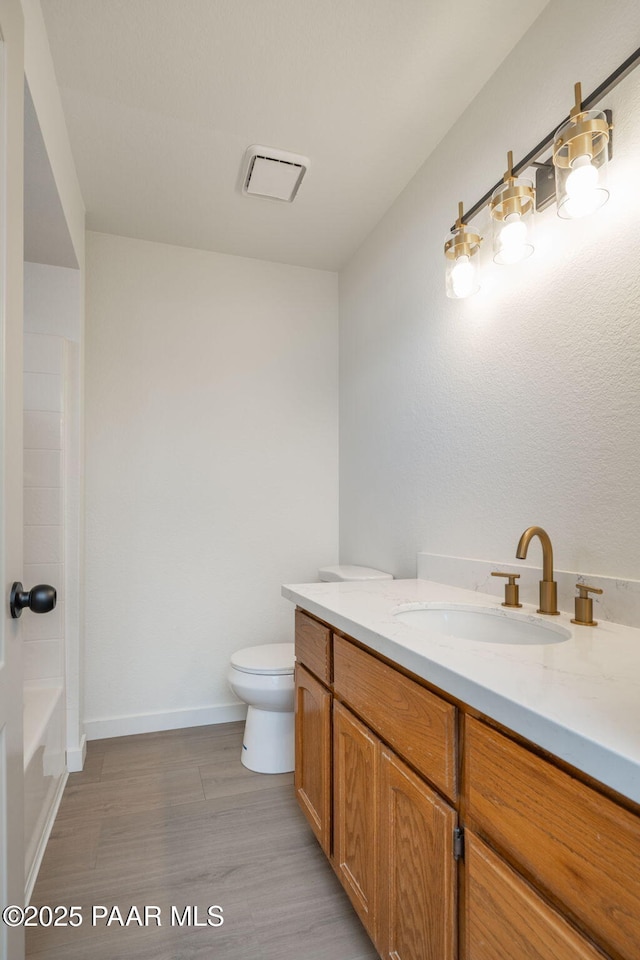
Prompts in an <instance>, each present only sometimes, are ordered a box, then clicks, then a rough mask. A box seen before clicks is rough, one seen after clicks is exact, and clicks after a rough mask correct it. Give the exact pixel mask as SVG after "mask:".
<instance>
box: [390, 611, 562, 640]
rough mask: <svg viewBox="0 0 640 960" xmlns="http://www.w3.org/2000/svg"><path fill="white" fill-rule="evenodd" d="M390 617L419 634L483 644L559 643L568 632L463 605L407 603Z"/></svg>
mask: <svg viewBox="0 0 640 960" xmlns="http://www.w3.org/2000/svg"><path fill="white" fill-rule="evenodd" d="M394 618H395V619H396V620H400V621H402V623H407V624H409V625H410V626H412V627H417V628H419V629H421V630H423V631H427V630H428V631H429V632H430V633H436V634H439V635H440V636H443V637H454V638H457V639H459V640H479V641H481V642H483V643H513V644H543V643H562V642H563V641H564V640H568V639H569V637H570V636H571V631H570V630H567V628H566V627H563V626H560V624H557V623H554V622H553V621H551V620H543V619H542V617H536V616H533V615H528V614H526V613H515V612H512V611H510V610H509V611H507V610H505V609H504V608H503V607H495V608H494V607H480V606H476V605H474V604H463V603H422V604H415V603H413V604H407V605H406V606H403V607H401V608H399V609H398V610H396V611H395V612H394Z"/></svg>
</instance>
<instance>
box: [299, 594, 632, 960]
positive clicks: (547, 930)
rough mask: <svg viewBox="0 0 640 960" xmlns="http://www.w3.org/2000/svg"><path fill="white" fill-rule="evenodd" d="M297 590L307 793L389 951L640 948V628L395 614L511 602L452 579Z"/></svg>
mask: <svg viewBox="0 0 640 960" xmlns="http://www.w3.org/2000/svg"><path fill="white" fill-rule="evenodd" d="M283 595H284V596H285V597H287V598H288V599H290V600H292V601H293V602H295V603H296V604H297V609H296V614H295V618H296V661H297V662H296V773H295V789H296V795H297V797H298V801H299V803H300V805H301V807H302V809H303V811H304V813H305V815H306V817H307V819H308V821H309V823H310V825H311V827H312V829H313V831H314V832H315V834H316V837H317V838H318V841H319V843H320V844H321V846H322V849H323V850H324V852H325V854H326V855H327V857H328V858H329V860H330V862H331V864H332V866H333V868H334V870H335V871H336V874H337V875H338V877H339V879H340V881H341V883H342V884H343V886H344V889H345V890H346V892H347V894H348V895H349V897H350V899H351V902H352V903H353V905H354V908H355V909H356V911H357V913H358V915H359V916H360V918H361V920H362V922H363V924H364V925H365V927H366V929H367V931H368V933H369V935H370V936H371V938H372V940H373V942H374V943H375V945H376V948H377V950H378V952H379V953H380V956H381V957H384V958H394V960H455V958H458V957H460V958H461V960H505V958H516V957H517V958H518V960H603V956H604V957H608V958H611V960H637V957H638V956H640V803H639V802H638V801H639V800H640V699H639V697H638V695H639V693H640V630H634V629H632V628H627V627H620V626H618V625H615V624H603V625H602V630H601V631H600V628H597V629H590V628H587V627H577V628H575V627H574V628H572V627H571V626H570V621H569V617H568V616H565V615H561V617H560V618H554V621H555V623H554V626H555V629H556V630H558V632H559V636H560V638H561V639H556V638H554V639H553V640H549V642H546V643H541V644H536V643H532V642H529V643H523V644H522V645H518V644H510V643H508V642H502V643H499V644H496V643H492V642H486V641H482V642H476V641H473V640H459V639H458V638H455V637H446V636H443V635H442V634H441V633H440V634H437V633H430V631H429V628H424V627H422V628H420V629H418V628H415V627H414V626H411V625H410V624H411V619H409V621H408V622H404V621H403V620H402V619H401V618H400V616H399V614H401V613H403V612H407V611H410V610H412V609H433V608H437V607H438V606H439V605H441V603H442V602H443V601H445V602H446V603H448V604H449V606H451V607H452V608H454V609H455V608H458V609H460V608H464V609H468V606H470V605H472V604H473V605H474V606H475V607H478V606H480V608H482V607H483V606H484V607H486V610H487V612H488V613H490V614H491V615H492V616H493V615H497V616H499V617H501V616H502V611H500V610H499V609H497V608H499V603H498V602H497V601H496V600H495V598H494V597H488V596H484V595H478V594H476V593H472V594H470V593H469V592H468V591H465V590H459V589H456V588H452V587H443V585H441V584H430V583H428V582H426V581H393V582H392V583H386V584H306V585H296V586H288V587H284V588H283ZM467 605H468V606H467ZM483 612H484V611H483V610H482V609H481V610H480V613H483ZM532 613H533V611H532V610H531V614H532ZM481 619H482V618H481ZM521 620H525V621H527V620H528V621H530V622H532V623H533V622H534V621H536V620H537V618H535V617H534V616H532V615H530V614H528V613H527V612H526V611H525V616H524V617H523V618H521ZM558 621H561V622H558ZM599 631H600V632H599ZM606 644H609V655H608V656H607V650H606V648H605V649H602V645H606ZM604 664H607V666H608V671H605V670H603V669H602V667H603V665H604ZM629 697H631V698H632V699H631V703H627V698H629ZM627 706H630V707H631V710H630V711H629V712H627V711H626V708H627ZM621 718H622V719H621ZM616 724H617V726H616ZM556 745H557V746H556ZM594 771H597V772H598V773H599V776H594Z"/></svg>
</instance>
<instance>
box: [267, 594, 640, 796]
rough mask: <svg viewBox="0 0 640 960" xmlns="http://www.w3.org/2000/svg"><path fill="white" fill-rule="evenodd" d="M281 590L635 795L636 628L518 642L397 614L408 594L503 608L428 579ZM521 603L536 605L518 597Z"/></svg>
mask: <svg viewBox="0 0 640 960" xmlns="http://www.w3.org/2000/svg"><path fill="white" fill-rule="evenodd" d="M282 595H283V597H285V598H286V599H287V600H291V601H292V602H293V603H296V604H297V605H298V606H300V607H302V608H303V609H305V610H307V611H308V612H309V613H311V614H315V615H316V616H317V617H320V618H321V619H322V620H326V621H327V622H328V623H331V624H332V625H333V626H334V627H336V628H337V629H338V630H342V631H344V633H346V634H348V635H349V636H351V637H354V638H355V639H356V640H359V641H360V642H361V643H364V644H366V646H368V647H369V648H370V649H371V650H375V651H377V652H378V653H380V654H382V655H383V656H385V657H387V658H389V659H390V660H393V661H394V662H396V663H398V664H400V665H401V666H403V667H405V668H406V669H407V670H410V671H412V672H413V673H415V674H416V675H417V676H419V677H422V678H423V679H425V680H427V681H428V682H429V683H432V684H434V685H435V686H436V687H439V688H440V689H441V690H442V691H444V692H445V693H448V694H450V695H451V696H453V697H456V698H457V699H459V700H462V701H464V702H465V703H467V704H468V705H469V706H471V707H474V708H475V709H477V710H479V711H481V712H482V713H484V714H486V715H487V716H490V717H493V718H494V719H495V720H497V721H498V722H499V723H502V724H504V725H505V726H506V727H509V728H510V729H511V730H513V731H515V732H516V733H519V734H521V736H523V737H526V738H527V739H528V740H531V741H532V742H533V743H536V744H538V746H540V747H542V748H544V749H545V750H548V751H549V752H551V753H553V754H555V755H556V756H557V757H560V758H561V759H562V760H565V761H567V763H570V764H572V765H573V766H575V767H577V768H578V769H579V770H582V771H584V772H585V773H587V774H589V775H590V776H592V777H595V779H597V780H599V781H600V782H601V783H604V784H606V785H608V786H610V787H612V788H613V789H614V790H617V791H619V792H620V793H621V794H623V795H624V796H626V797H629V798H630V799H631V800H634V801H635V802H637V803H640V629H636V628H633V627H626V626H621V625H620V624H616V623H610V622H606V621H601V622H600V623H599V624H598V626H597V627H580V626H576V625H575V624H572V623H571V621H570V616H569V615H568V614H565V613H561V614H560V616H557V617H548V618H543V619H545V620H548V621H552V622H553V626H562V627H566V628H567V629H568V630H570V631H571V636H570V638H569V639H567V640H565V641H563V642H562V643H551V644H540V645H538V644H535V645H529V644H528V645H517V644H505V643H486V642H479V641H473V640H462V639H457V638H451V637H445V636H442V635H439V634H436V633H434V632H431V631H428V630H426V629H424V628H420V629H418V628H416V627H414V626H412V625H409V624H406V623H402V622H400V621H399V620H397V619H395V618H394V616H393V612H394V610H395V609H396V608H397V607H398V606H400V605H403V604H411V603H418V604H419V603H434V602H446V603H466V604H472V605H474V606H487V607H492V608H494V609H497V610H498V611H504V608H503V607H501V605H500V601H499V600H497V599H496V598H495V597H493V596H489V595H488V594H483V593H477V592H476V591H472V590H463V589H461V588H459V587H451V586H447V585H443V584H441V583H432V582H431V581H428V580H386V581H370V582H359V581H356V582H345V583H302V584H287V585H285V586H283V587H282ZM518 612H519V613H524V614H530V615H534V616H537V615H536V608H535V606H533V605H531V604H524V605H523V607H522V610H520V611H518Z"/></svg>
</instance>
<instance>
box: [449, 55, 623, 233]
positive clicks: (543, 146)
mask: <svg viewBox="0 0 640 960" xmlns="http://www.w3.org/2000/svg"><path fill="white" fill-rule="evenodd" d="M639 62H640V47H638V49H637V50H635V51H634V52H633V53H632V54H631V56H629V57H627V59H626V60H625V61H624V62H623V63H621V64H620V66H619V67H617V68H616V69H615V70H614V71H613V73H611V74H609V76H608V77H607V78H606V80H603V81H602V83H601V84H600V86H599V87H596V89H595V90H594V91H593V92H592V93H590V94H589V96H588V97H587V98H586V99H585V100H583V101H582V107H583V109H584V110H589V109H590V108H591V107H592V106H593V105H594V104H596V103H598V101H599V100H601V99H602V98H603V97H604V96H606V94H607V93H609V91H610V90H613V89H614V87H616V86H617V85H618V84H619V83H620V81H621V80H623V79H624V78H625V77H626V76H627V74H629V73H631V71H632V70H635V68H636V67H637V66H638V63H639ZM569 120H570V117H569V116H566V117H565V118H564V120H561V121H560V123H557V124H556V125H555V127H554V128H553V130H552V131H551V133H549V134H547V136H546V137H545V138H544V140H541V141H540V143H538V144H536V146H535V147H534V148H533V150H530V151H529V153H528V154H527V155H526V157H523V158H522V160H519V161H518V163H516V164H515V165H514V167H513V170H512V172H513V174H514V176H518V174H520V173H521V172H522V171H523V170H526V169H527V167H530V166H532V164H533V163H534V162H535V161H536V160H537V159H538V157H540V156H541V155H542V154H543V153H544V152H545V151H546V150H549V149H550V147H551V146H552V145H553V142H554V140H555V135H556V131H557V130H558V129H559V128H560V127H561V126H563V125H564V124H565V123H568V121H569ZM501 184H502V180H498V182H497V183H494V185H493V186H492V187H491V189H490V190H487V192H486V193H485V194H484V196H483V197H481V198H480V199H479V200H478V201H477V203H474V205H473V206H472V207H470V208H469V209H468V210H467V211H466V213H465V214H464V215H463V219H464V222H465V223H468V222H469V220H472V219H473V217H475V215H476V214H477V213H479V212H480V211H481V210H482V209H483V207H486V205H487V204H488V203H489V201H490V200H491V197H492V196H493V193H494V191H495V190H497V189H498V187H499V186H500V185H501ZM455 229H456V225H455V224H453V226H452V227H451V230H452V231H454V230H455Z"/></svg>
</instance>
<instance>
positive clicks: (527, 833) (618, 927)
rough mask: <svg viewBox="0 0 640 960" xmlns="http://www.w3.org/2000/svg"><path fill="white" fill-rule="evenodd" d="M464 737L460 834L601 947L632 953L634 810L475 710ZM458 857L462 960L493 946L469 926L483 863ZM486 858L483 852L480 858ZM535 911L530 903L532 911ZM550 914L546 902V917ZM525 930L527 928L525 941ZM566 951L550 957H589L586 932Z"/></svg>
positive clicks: (639, 855) (639, 844)
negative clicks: (496, 857)
mask: <svg viewBox="0 0 640 960" xmlns="http://www.w3.org/2000/svg"><path fill="white" fill-rule="evenodd" d="M464 742H465V776H464V783H465V806H466V820H467V824H468V827H469V828H470V829H469V830H467V831H466V835H467V837H468V836H469V835H470V831H473V833H474V834H477V835H478V836H479V837H481V838H482V840H484V841H486V842H487V843H488V844H490V845H491V846H492V847H494V848H495V849H497V850H499V851H500V852H501V853H503V854H504V856H505V858H508V859H509V860H510V861H511V863H512V865H513V866H514V868H515V869H516V870H517V871H518V874H520V873H521V874H522V876H523V877H526V878H527V880H528V881H529V882H530V883H531V884H532V885H533V886H534V887H535V888H536V890H537V891H539V893H540V895H541V896H543V897H544V899H545V900H548V901H550V902H551V903H553V904H556V905H558V909H559V910H560V912H561V913H562V914H563V915H564V916H565V917H566V918H567V919H568V920H571V921H572V922H573V923H574V924H575V925H576V926H577V927H578V928H579V929H580V930H581V931H582V932H584V933H585V935H586V937H587V938H589V939H593V940H594V941H595V942H596V943H597V944H598V945H599V946H600V947H601V948H602V949H603V950H605V951H607V952H608V953H609V954H610V955H612V956H614V957H616V958H624V960H638V957H640V818H639V817H638V816H637V815H635V814H634V813H632V812H631V811H629V810H627V809H625V808H624V807H622V806H621V805H619V804H618V803H616V802H614V801H613V800H612V799H610V798H609V797H607V796H605V795H604V794H602V793H600V792H599V791H597V790H595V789H593V788H592V787H591V786H589V785H587V784H586V783H583V782H582V781H581V780H579V779H577V778H576V777H574V776H572V775H570V774H569V773H567V772H566V771H565V770H564V769H561V768H560V767H559V766H556V765H555V764H554V763H552V762H550V761H549V760H547V759H545V758H543V757H541V756H538V754H536V753H534V752H533V751H532V750H529V749H528V748H527V747H525V746H523V745H522V744H520V743H517V742H515V741H514V740H512V739H510V738H509V737H507V736H505V735H503V734H502V733H500V732H499V731H497V730H494V729H493V728H492V727H490V726H488V725H487V724H485V723H484V722H482V721H480V720H478V719H476V718H473V717H467V718H466V722H465V741H464ZM465 859H466V869H467V871H468V872H469V874H470V880H471V883H470V886H469V890H468V891H467V925H468V935H467V955H466V958H465V960H485V958H489V957H493V954H491V953H488V952H483V951H482V950H481V949H480V948H479V946H478V936H477V935H476V934H474V931H477V929H478V922H479V921H478V916H479V913H481V912H483V909H484V907H483V905H481V904H480V903H479V901H482V899H483V897H484V894H483V893H482V886H483V882H482V879H478V878H481V875H482V873H483V872H484V874H485V875H486V873H487V868H486V866H485V867H484V868H483V867H482V866H481V859H480V857H479V855H478V854H477V853H476V854H474V855H473V859H472V860H470V859H469V857H468V856H467V857H466V858H465ZM488 862H489V861H488V858H486V857H485V865H486V863H488ZM474 871H475V874H476V880H475V881H474V877H473V874H474ZM505 875H506V876H511V874H509V873H507V874H505ZM513 876H514V877H516V880H514V881H513V883H512V887H513V888H514V889H515V887H516V886H517V885H518V884H519V885H520V887H521V886H522V885H523V884H524V880H521V879H520V878H519V877H518V875H517V874H515V873H513ZM516 881H517V882H516ZM484 886H485V888H486V886H487V884H486V883H485V884H484ZM503 886H504V884H503ZM540 903H541V904H542V901H540ZM543 915H544V910H543V908H542V906H540V907H538V908H537V916H538V917H542V916H543ZM555 915H556V914H555V911H553V910H549V911H548V913H547V914H546V917H547V918H553V917H554V916H555ZM563 922H564V921H563ZM469 925H470V926H469ZM551 925H552V924H551V920H549V924H548V926H551ZM469 929H470V931H471V932H469ZM527 929H528V928H527ZM533 935H534V934H533V930H532V929H530V930H529V933H528V937H529V942H531V941H532V938H533ZM572 949H573V951H574V952H571V951H570V950H569V949H568V948H567V950H566V952H564V953H562V952H560V953H558V954H557V956H558V957H560V958H562V960H565V957H566V958H568V960H573V957H574V956H575V957H580V958H582V957H583V956H585V957H591V956H592V953H591V952H590V951H589V948H588V943H587V940H585V941H584V945H583V946H582V948H580V947H578V946H576V947H574V948H572ZM580 949H582V950H583V951H584V952H580ZM522 956H523V957H528V956H531V957H535V958H536V960H538V957H541V958H543V960H546V958H547V956H548V957H553V960H555V957H556V954H555V953H553V952H551V953H548V952H543V951H542V948H540V951H539V953H536V952H534V951H532V952H531V953H530V954H529V953H522Z"/></svg>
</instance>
